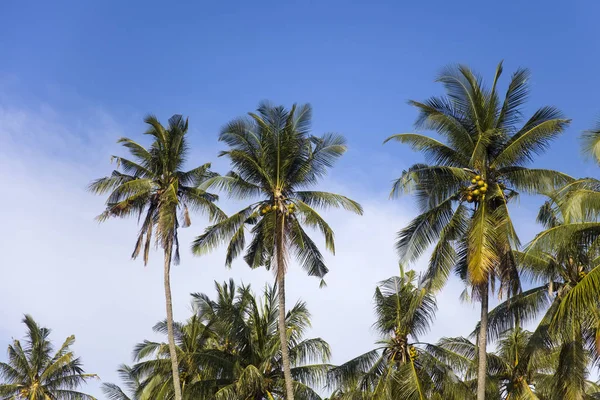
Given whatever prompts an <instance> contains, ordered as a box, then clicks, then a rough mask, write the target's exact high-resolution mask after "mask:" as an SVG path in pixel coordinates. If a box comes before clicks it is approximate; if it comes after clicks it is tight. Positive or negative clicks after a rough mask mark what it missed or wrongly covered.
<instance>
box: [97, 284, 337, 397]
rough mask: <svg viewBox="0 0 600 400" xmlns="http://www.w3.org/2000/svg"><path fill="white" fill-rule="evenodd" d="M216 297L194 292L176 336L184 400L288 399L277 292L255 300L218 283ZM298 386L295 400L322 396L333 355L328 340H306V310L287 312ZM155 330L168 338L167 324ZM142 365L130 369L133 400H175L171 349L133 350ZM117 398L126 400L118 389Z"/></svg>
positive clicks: (155, 345) (245, 290)
mask: <svg viewBox="0 0 600 400" xmlns="http://www.w3.org/2000/svg"><path fill="white" fill-rule="evenodd" d="M216 289H217V297H216V299H211V298H210V297H209V296H207V295H205V294H194V295H193V297H194V300H193V305H194V310H195V313H194V315H193V316H192V317H191V318H190V319H189V320H188V321H186V323H184V324H175V339H176V344H177V347H176V348H177V355H178V362H179V371H180V379H181V387H182V392H183V398H184V399H211V400H212V399H214V400H228V399H231V400H233V399H236V400H237V399H256V400H259V399H265V400H280V399H284V398H285V395H286V385H285V379H284V375H283V360H282V351H281V345H280V340H279V335H278V332H277V319H278V302H277V290H276V289H275V288H273V287H266V288H265V289H264V291H263V292H262V294H261V296H259V297H256V296H255V295H254V294H253V293H252V292H251V291H250V288H249V287H247V286H241V287H237V286H236V285H235V284H234V282H233V281H230V282H229V283H224V284H217V285H216ZM286 327H287V332H288V335H289V341H288V351H289V354H290V362H291V373H292V385H293V388H294V395H295V398H297V399H301V400H317V399H320V397H319V395H318V394H317V392H316V391H315V389H313V388H316V389H317V390H318V389H319V388H320V387H323V386H324V385H325V377H326V373H327V370H328V369H329V365H328V364H326V363H327V361H328V359H329V356H330V350H329V345H328V344H327V343H326V342H325V341H323V340H322V339H318V338H315V339H304V334H305V331H306V329H308V328H309V327H310V314H309V312H308V310H307V309H306V305H305V304H304V303H302V302H298V303H296V304H295V305H294V307H292V308H291V309H290V310H289V311H288V312H287V313H286ZM154 329H155V331H157V332H159V333H163V334H164V333H165V331H166V329H165V324H164V323H159V324H157V325H156V326H155V328H154ZM134 357H135V360H136V361H137V363H136V364H135V365H134V366H133V367H131V368H127V369H124V370H123V372H124V374H123V378H124V380H125V382H127V383H128V385H127V386H128V387H129V389H130V392H131V395H132V396H131V397H130V398H131V400H134V399H135V400H145V399H158V398H160V399H171V398H173V385H172V381H171V380H172V375H171V373H170V361H169V350H168V346H167V345H166V344H164V343H160V342H152V341H144V342H142V343H140V344H139V345H137V346H136V347H135V350H134ZM105 389H110V390H111V393H116V395H115V397H113V398H114V399H116V400H119V399H127V397H118V396H122V394H121V392H123V391H122V390H120V389H119V388H118V387H116V386H114V385H111V387H110V388H108V387H107V388H105Z"/></svg>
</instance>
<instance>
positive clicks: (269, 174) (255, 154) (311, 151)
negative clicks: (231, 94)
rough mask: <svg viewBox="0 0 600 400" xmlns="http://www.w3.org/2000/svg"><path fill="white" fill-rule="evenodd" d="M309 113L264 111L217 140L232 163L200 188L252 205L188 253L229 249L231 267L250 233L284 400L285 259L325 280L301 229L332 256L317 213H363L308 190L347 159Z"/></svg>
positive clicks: (289, 390)
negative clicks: (273, 290)
mask: <svg viewBox="0 0 600 400" xmlns="http://www.w3.org/2000/svg"><path fill="white" fill-rule="evenodd" d="M311 113H312V109H311V107H310V106H309V105H302V106H299V107H297V106H296V105H294V106H293V107H292V108H291V110H289V111H288V110H286V109H285V108H284V107H282V106H278V107H274V106H271V105H270V104H267V103H262V104H260V105H259V108H258V112H257V113H256V114H255V113H249V118H239V119H236V120H233V121H232V122H230V123H229V124H227V125H226V126H225V127H224V128H223V129H222V131H221V134H220V136H219V140H220V141H222V142H225V143H226V144H227V145H228V146H229V149H228V150H226V151H223V152H222V153H221V155H222V156H227V157H228V158H229V159H230V161H231V164H232V171H231V172H230V173H228V174H227V176H220V177H214V178H212V179H210V180H209V181H208V182H207V184H206V187H207V188H208V187H220V188H221V189H225V190H227V191H228V192H229V193H230V194H231V195H233V196H234V197H236V198H238V199H241V200H245V199H249V198H253V199H256V200H257V201H256V202H253V203H251V204H249V205H248V206H247V207H245V208H244V209H242V210H241V211H239V212H237V213H235V214H233V215H232V216H230V217H229V218H227V219H225V220H223V221H221V222H219V223H217V224H215V225H213V226H210V227H209V228H207V229H206V231H205V232H204V234H202V235H201V236H199V237H198V238H197V239H196V240H195V241H194V243H193V247H192V248H193V251H194V252H195V253H196V254H198V255H201V254H205V253H206V252H208V251H210V250H212V249H214V248H215V247H216V246H218V245H219V244H220V243H228V246H227V255H226V259H225V263H226V265H227V266H230V265H231V263H232V261H233V259H235V258H236V257H237V256H239V255H240V254H241V253H242V252H243V251H244V248H245V247H246V238H245V226H246V225H248V226H250V227H251V228H250V235H251V238H252V239H251V241H250V243H249V245H248V247H247V249H246V253H245V256H244V259H245V261H246V262H247V263H248V265H249V266H250V267H252V268H257V267H260V266H265V267H266V268H267V269H271V268H272V269H273V270H274V273H275V279H276V283H277V288H278V291H277V292H278V296H279V307H278V309H279V320H278V324H279V335H280V340H281V343H282V345H281V351H282V363H283V365H282V366H283V370H284V374H285V380H286V397H287V399H288V400H293V394H294V387H293V379H292V374H291V370H290V359H289V354H288V345H287V340H288V338H287V336H286V331H285V315H286V311H285V310H286V309H285V275H286V270H287V267H288V264H289V261H290V256H294V257H295V258H296V259H297V260H298V261H299V263H300V264H301V266H302V267H303V268H304V269H305V270H306V272H307V273H308V274H309V275H311V276H317V277H319V278H323V276H324V275H325V274H326V273H327V271H328V269H327V267H326V266H325V262H324V260H323V256H322V254H321V252H320V250H319V248H318V246H317V245H316V244H315V242H313V240H312V239H311V238H310V236H309V235H308V234H307V233H306V231H305V230H304V228H305V227H307V226H308V227H311V228H316V229H317V230H319V231H320V232H321V233H322V234H323V236H324V237H325V246H326V248H327V249H328V250H330V251H332V252H333V251H334V248H335V247H334V239H333V231H332V230H331V228H330V227H329V225H328V224H327V222H326V221H325V220H324V219H323V217H322V216H321V215H320V214H319V213H318V212H317V211H316V210H315V208H327V207H342V208H345V209H346V210H350V211H353V212H355V213H357V214H362V208H361V206H360V205H359V204H358V203H356V202H355V201H353V200H350V199H349V198H347V197H344V196H341V195H338V194H333V193H327V192H322V191H315V190H311V189H312V187H314V186H315V184H316V183H317V182H318V181H319V179H320V178H321V177H323V176H324V174H325V173H326V172H327V170H328V169H329V168H330V167H331V166H332V165H333V163H334V161H335V160H336V159H337V158H339V157H340V156H341V155H342V154H343V153H344V152H345V151H346V143H345V140H344V138H343V137H342V136H339V135H335V134H326V135H324V136H322V137H316V136H312V135H311V134H310V124H311Z"/></svg>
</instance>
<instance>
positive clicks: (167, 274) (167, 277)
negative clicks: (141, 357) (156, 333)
mask: <svg viewBox="0 0 600 400" xmlns="http://www.w3.org/2000/svg"><path fill="white" fill-rule="evenodd" d="M172 250H173V245H172V244H168V245H167V247H166V249H165V270H164V283H165V300H166V304H167V336H168V338H169V339H168V340H169V354H170V358H171V372H172V374H173V389H174V391H175V399H174V400H181V386H180V381H179V363H178V362H177V350H176V348H175V335H174V333H173V302H172V300H171V252H172Z"/></svg>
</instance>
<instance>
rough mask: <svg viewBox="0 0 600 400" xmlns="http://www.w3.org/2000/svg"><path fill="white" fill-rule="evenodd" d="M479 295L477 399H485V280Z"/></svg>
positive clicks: (487, 289)
mask: <svg viewBox="0 0 600 400" xmlns="http://www.w3.org/2000/svg"><path fill="white" fill-rule="evenodd" d="M479 290H480V295H481V320H480V321H479V337H478V339H477V345H478V347H479V350H478V351H479V357H478V359H477V360H478V361H477V362H478V365H477V400H485V380H486V377H487V328H488V307H489V306H488V300H489V286H488V283H487V282H486V283H485V284H483V285H481V287H480V289H479Z"/></svg>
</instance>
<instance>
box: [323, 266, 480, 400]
mask: <svg viewBox="0 0 600 400" xmlns="http://www.w3.org/2000/svg"><path fill="white" fill-rule="evenodd" d="M415 283H416V282H415V273H414V271H408V272H406V273H404V271H403V270H402V269H401V274H400V276H399V277H393V278H390V279H388V280H386V281H384V282H382V283H381V284H380V285H379V287H377V289H376V291H375V312H376V315H377V322H376V323H375V327H376V328H377V330H378V331H379V333H380V335H381V337H382V338H381V340H380V341H379V342H378V345H379V347H378V348H377V349H375V350H372V351H370V352H368V353H365V354H363V355H360V356H358V357H356V358H354V359H352V360H350V361H348V362H346V363H345V364H342V365H340V366H338V367H335V368H333V369H332V370H331V371H330V372H329V382H330V385H331V386H332V389H335V392H334V396H333V397H332V398H335V399H339V400H352V399H365V400H366V399H369V400H379V399H395V398H397V399H406V400H412V399H415V400H425V399H437V398H438V397H439V398H440V399H442V398H443V399H448V400H451V399H456V400H458V399H461V400H463V399H470V398H472V395H471V393H470V392H469V390H468V387H467V386H466V385H464V384H463V383H462V382H461V380H460V379H459V377H458V376H457V375H456V374H455V373H454V372H453V368H454V366H450V365H447V364H444V363H443V362H441V361H440V359H439V358H438V356H437V354H436V352H437V353H442V350H443V349H440V348H434V346H432V345H429V344H427V343H421V342H419V340H418V336H419V335H421V334H424V333H426V332H427V331H428V330H429V325H430V323H431V322H432V320H433V317H434V313H435V311H436V304H435V298H434V297H433V295H432V294H431V293H430V292H428V291H426V290H424V288H422V287H418V286H416V285H415ZM432 349H433V350H435V351H432ZM436 396H437V397H436Z"/></svg>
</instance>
